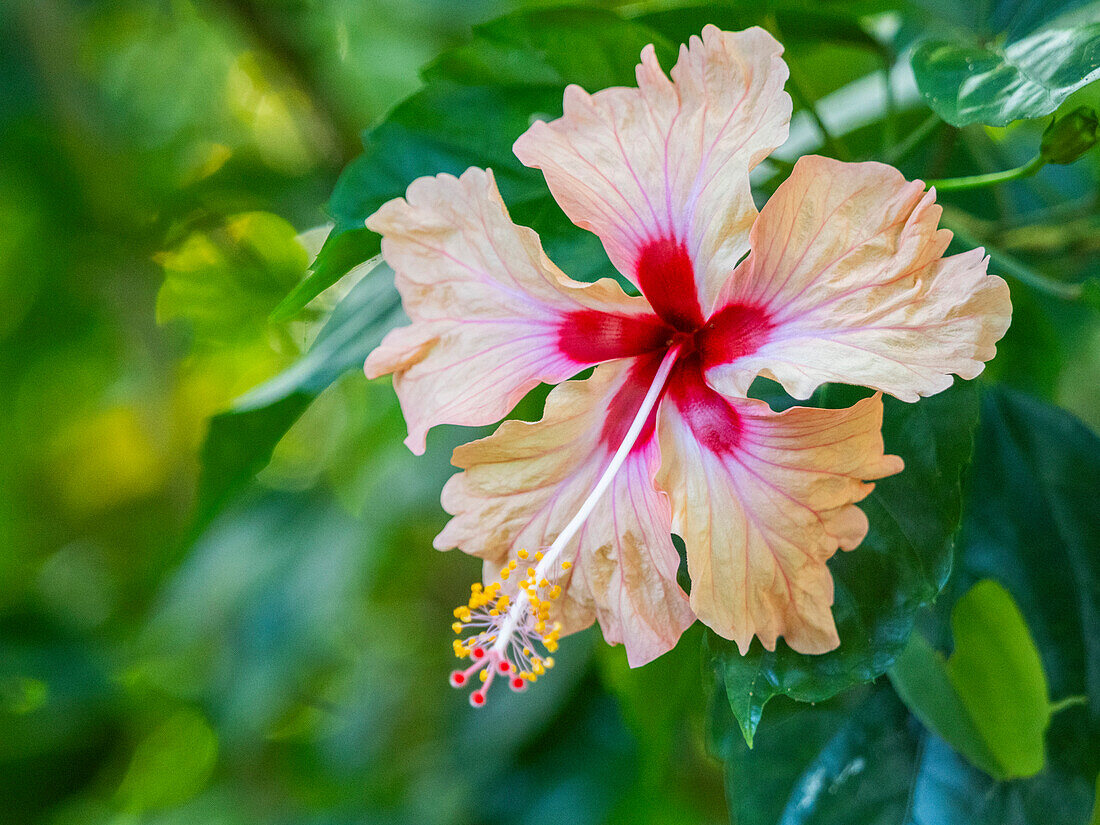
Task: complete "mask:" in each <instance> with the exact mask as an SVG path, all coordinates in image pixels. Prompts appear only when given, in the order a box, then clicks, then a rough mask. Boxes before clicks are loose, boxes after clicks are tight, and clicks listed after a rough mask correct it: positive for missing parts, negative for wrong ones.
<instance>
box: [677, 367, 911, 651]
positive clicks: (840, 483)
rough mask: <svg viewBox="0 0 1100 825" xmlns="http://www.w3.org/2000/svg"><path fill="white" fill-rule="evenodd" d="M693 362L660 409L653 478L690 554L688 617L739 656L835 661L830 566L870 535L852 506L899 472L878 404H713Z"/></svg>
mask: <svg viewBox="0 0 1100 825" xmlns="http://www.w3.org/2000/svg"><path fill="white" fill-rule="evenodd" d="M693 360H694V359H689V360H688V361H685V362H684V364H683V369H680V370H677V371H674V373H673V375H672V378H671V379H670V383H669V388H668V394H667V395H666V397H665V399H664V400H663V401H662V404H661V408H660V415H659V419H658V432H659V437H660V444H661V453H662V456H663V461H662V465H661V470H660V473H659V474H658V476H657V486H658V487H659V488H660V489H662V490H667V491H668V494H669V497H670V499H671V501H672V512H673V520H672V521H673V530H674V531H675V532H676V533H678V534H680V535H681V536H683V539H684V543H685V545H686V546H687V558H688V572H689V574H690V576H691V606H692V609H693V610H694V611H695V613H696V615H697V616H698V617H699V619H701V620H702V621H703V622H705V623H706V624H707V625H709V626H710V627H711V628H712V629H713V630H714V631H715V632H717V633H719V634H720V635H722V636H724V637H726V638H728V639H733V640H734V641H736V642H737V646H738V648H739V649H740V650H741V652H742V653H745V652H746V651H747V650H748V648H749V644H750V643H751V642H752V638H753V636H754V635H755V636H757V637H758V638H759V639H760V641H761V642H762V643H763V645H764V647H765V648H767V649H768V650H774V648H775V643H776V639H777V638H778V637H780V636H782V637H783V638H784V640H785V641H786V642H787V644H788V645H789V646H790V647H791V648H792V649H794V650H796V651H798V652H799V653H824V652H825V651H827V650H831V649H833V648H835V647H836V646H837V645H838V644H839V639H838V637H837V633H836V626H835V624H834V622H833V617H832V613H831V611H830V608H831V606H832V603H833V580H832V576H831V575H830V573H829V569H828V567H827V566H826V561H827V560H828V559H829V558H830V557H831V556H832V555H833V554H834V553H835V552H836V550H837V548H840V549H844V550H851V549H853V548H854V547H856V546H857V545H858V544H859V543H860V542H861V541H862V540H863V538H864V536H865V535H866V534H867V529H868V524H867V517H866V516H865V515H864V514H863V512H862V511H861V510H860V509H859V508H858V507H856V506H855V502H857V501H860V500H862V499H863V498H864V497H866V496H867V495H868V494H869V493H870V492H871V490H872V489H873V487H874V485H873V484H867V483H865V482H866V481H868V480H872V479H877V478H882V477H884V476H888V475H892V474H894V473H897V472H900V471H901V469H902V466H903V465H902V461H901V459H900V458H898V457H897V456H890V455H884V454H883V444H882V435H881V432H880V427H881V424H882V400H881V396H879V395H876V396H874V397H872V398H867V399H864V400H863V401H860V402H859V403H857V404H856V405H855V406H853V407H851V408H850V409H847V410H819V409H812V408H806V407H794V408H792V409H789V410H787V411H785V412H783V413H778V414H777V413H773V412H772V411H771V410H770V409H769V408H768V406H767V404H765V403H764V402H762V401H756V400H753V399H732V398H725V397H723V396H721V395H719V394H718V393H716V392H714V391H713V390H712V389H710V388H709V387H708V386H707V385H706V383H705V382H704V380H703V378H702V375H701V372H700V371H699V367H698V362H695V363H694V365H693V364H692V361H693Z"/></svg>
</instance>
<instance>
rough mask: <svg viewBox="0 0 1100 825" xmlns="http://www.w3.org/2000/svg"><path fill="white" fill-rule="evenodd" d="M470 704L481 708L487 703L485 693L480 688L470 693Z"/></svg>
mask: <svg viewBox="0 0 1100 825" xmlns="http://www.w3.org/2000/svg"><path fill="white" fill-rule="evenodd" d="M470 704H471V705H473V706H474V707H475V708H480V707H481V706H483V705H484V704H485V694H484V693H482V692H481V691H480V690H475V691H474V692H473V693H471V694H470Z"/></svg>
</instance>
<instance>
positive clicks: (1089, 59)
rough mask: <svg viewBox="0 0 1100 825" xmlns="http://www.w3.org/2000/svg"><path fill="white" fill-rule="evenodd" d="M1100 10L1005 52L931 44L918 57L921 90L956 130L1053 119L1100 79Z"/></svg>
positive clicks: (980, 44)
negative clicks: (1099, 16)
mask: <svg viewBox="0 0 1100 825" xmlns="http://www.w3.org/2000/svg"><path fill="white" fill-rule="evenodd" d="M1098 11H1100V4H1096V3H1093V4H1090V5H1089V6H1087V7H1085V8H1084V9H1081V10H1078V11H1077V12H1074V13H1071V14H1067V15H1065V16H1063V17H1060V18H1058V19H1057V20H1054V21H1052V22H1050V23H1048V24H1046V25H1045V26H1043V27H1042V28H1040V29H1038V30H1036V31H1034V32H1032V33H1030V34H1028V35H1026V36H1023V37H1018V38H1012V39H1011V40H1009V42H1007V43H1004V44H1003V45H1000V44H991V43H989V42H988V40H986V39H985V38H983V39H982V40H980V41H979V40H978V39H973V40H972V39H969V38H964V37H962V36H960V37H957V38H955V39H950V40H929V41H926V42H924V43H922V44H921V45H920V46H918V48H917V49H916V51H915V52H914V54H913V71H914V73H915V74H916V78H917V85H918V87H919V88H920V91H921V94H922V95H923V96H924V98H925V100H927V101H928V105H929V106H931V107H932V109H933V110H934V111H935V112H936V113H937V114H938V115H939V116H940V117H942V118H943V119H944V120H946V121H947V122H948V123H950V124H952V125H954V126H966V125H967V124H970V123H984V124H986V125H989V126H1004V125H1006V124H1008V123H1011V122H1012V121H1013V120H1018V119H1021V118H1036V117H1042V116H1044V115H1048V114H1050V113H1051V112H1053V111H1054V110H1055V109H1056V108H1058V106H1059V104H1061V102H1062V101H1063V100H1065V99H1066V98H1067V97H1068V96H1069V95H1070V94H1071V93H1072V92H1074V91H1075V90H1077V89H1079V88H1081V87H1082V86H1084V85H1085V84H1087V83H1090V82H1092V81H1093V80H1096V79H1097V78H1100V21H1098V19H1097V13H1098Z"/></svg>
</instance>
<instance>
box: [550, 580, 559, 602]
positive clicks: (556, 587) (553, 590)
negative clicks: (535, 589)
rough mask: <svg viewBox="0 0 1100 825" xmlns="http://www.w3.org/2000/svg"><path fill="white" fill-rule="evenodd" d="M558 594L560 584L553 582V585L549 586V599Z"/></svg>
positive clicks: (554, 597)
mask: <svg viewBox="0 0 1100 825" xmlns="http://www.w3.org/2000/svg"><path fill="white" fill-rule="evenodd" d="M560 596H561V585H560V584H555V585H554V586H553V587H551V588H550V598H551V599H556V598H558V597H560Z"/></svg>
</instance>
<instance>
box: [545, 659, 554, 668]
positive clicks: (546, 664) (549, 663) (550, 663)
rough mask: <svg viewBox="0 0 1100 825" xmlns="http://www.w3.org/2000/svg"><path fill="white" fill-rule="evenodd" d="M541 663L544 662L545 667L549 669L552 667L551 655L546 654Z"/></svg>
mask: <svg viewBox="0 0 1100 825" xmlns="http://www.w3.org/2000/svg"><path fill="white" fill-rule="evenodd" d="M542 663H543V664H544V665H545V666H546V667H547V668H548V669H549V668H552V667H553V666H554V657H553V656H547V657H546V658H545V659H543V660H542Z"/></svg>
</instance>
